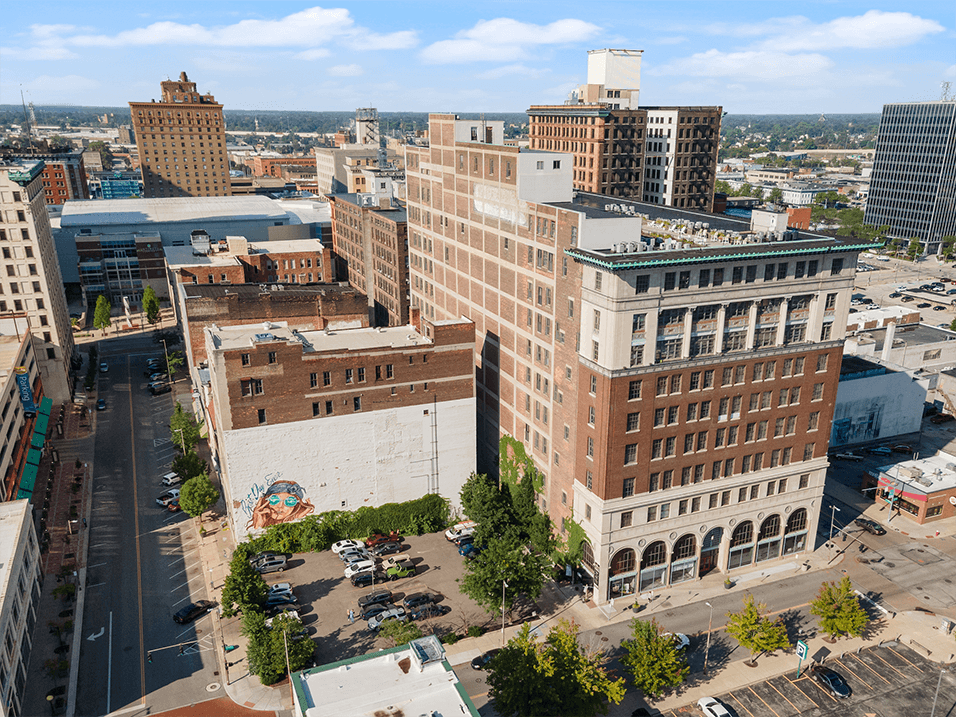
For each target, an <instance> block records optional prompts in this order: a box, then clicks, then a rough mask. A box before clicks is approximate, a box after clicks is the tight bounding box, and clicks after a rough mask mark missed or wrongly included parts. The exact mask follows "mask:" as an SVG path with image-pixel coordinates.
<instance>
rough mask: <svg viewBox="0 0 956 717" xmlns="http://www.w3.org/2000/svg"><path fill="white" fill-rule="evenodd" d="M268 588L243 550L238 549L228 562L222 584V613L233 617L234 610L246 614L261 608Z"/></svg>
mask: <svg viewBox="0 0 956 717" xmlns="http://www.w3.org/2000/svg"><path fill="white" fill-rule="evenodd" d="M268 590H269V588H268V586H267V585H266V582H265V580H263V579H262V576H261V575H260V574H259V573H257V572H256V571H255V569H254V568H253V567H252V566H251V565H250V564H249V558H248V555H247V553H246V552H245V551H242V550H238V551H236V552H235V553H234V554H233V556H232V560H231V561H230V562H229V574H228V575H227V576H226V580H225V582H224V583H223V586H222V596H221V597H220V603H221V605H222V614H223V616H225V617H233V616H235V614H236V612H237V611H238V612H241V613H242V614H243V615H246V614H248V613H250V612H255V611H258V610H261V609H262V606H263V605H264V604H265V602H266V593H267V592H268Z"/></svg>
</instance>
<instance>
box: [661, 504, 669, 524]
mask: <svg viewBox="0 0 956 717" xmlns="http://www.w3.org/2000/svg"><path fill="white" fill-rule="evenodd" d="M670 517H671V504H670V503H664V504H663V505H662V506H661V520H664V519H666V518H670Z"/></svg>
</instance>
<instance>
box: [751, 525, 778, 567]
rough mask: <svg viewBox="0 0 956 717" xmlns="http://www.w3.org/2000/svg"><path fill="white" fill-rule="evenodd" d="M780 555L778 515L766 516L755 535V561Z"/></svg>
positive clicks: (771, 558) (759, 561)
mask: <svg viewBox="0 0 956 717" xmlns="http://www.w3.org/2000/svg"><path fill="white" fill-rule="evenodd" d="M777 557H780V516H779V515H777V514H776V513H774V514H773V515H770V516H767V517H766V518H765V519H764V521H763V523H762V524H761V525H760V534H759V535H758V536H757V562H758V563H761V562H763V561H764V560H773V559H774V558H777Z"/></svg>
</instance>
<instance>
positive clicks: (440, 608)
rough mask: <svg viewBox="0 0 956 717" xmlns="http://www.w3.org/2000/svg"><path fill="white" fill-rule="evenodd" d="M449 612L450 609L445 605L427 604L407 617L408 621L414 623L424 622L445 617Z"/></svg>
mask: <svg viewBox="0 0 956 717" xmlns="http://www.w3.org/2000/svg"><path fill="white" fill-rule="evenodd" d="M450 612H451V608H450V607H448V606H447V605H433V604H428V605H424V606H423V607H421V608H419V609H418V610H416V611H415V612H413V613H412V614H411V615H409V616H408V619H409V620H412V621H413V622H414V621H417V620H426V619H428V618H430V617H441V616H442V615H447V614H448V613H450Z"/></svg>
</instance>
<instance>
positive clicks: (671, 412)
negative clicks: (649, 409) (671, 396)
mask: <svg viewBox="0 0 956 717" xmlns="http://www.w3.org/2000/svg"><path fill="white" fill-rule="evenodd" d="M679 411H680V406H671V407H669V408H668V409H667V425H668V426H671V425H673V424H675V423H677V420H678V415H677V414H678V413H679Z"/></svg>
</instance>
